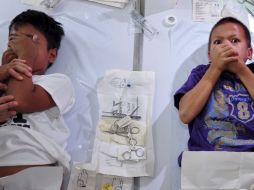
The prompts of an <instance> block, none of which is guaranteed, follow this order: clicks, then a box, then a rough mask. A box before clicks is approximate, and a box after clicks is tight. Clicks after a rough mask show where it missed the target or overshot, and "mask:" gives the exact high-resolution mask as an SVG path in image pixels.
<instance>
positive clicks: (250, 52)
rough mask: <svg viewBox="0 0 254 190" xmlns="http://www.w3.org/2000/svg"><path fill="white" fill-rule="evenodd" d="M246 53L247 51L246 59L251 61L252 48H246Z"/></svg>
mask: <svg viewBox="0 0 254 190" xmlns="http://www.w3.org/2000/svg"><path fill="white" fill-rule="evenodd" d="M247 51H248V53H247V54H248V55H247V57H248V59H250V60H251V59H252V53H253V49H252V48H248V50H247Z"/></svg>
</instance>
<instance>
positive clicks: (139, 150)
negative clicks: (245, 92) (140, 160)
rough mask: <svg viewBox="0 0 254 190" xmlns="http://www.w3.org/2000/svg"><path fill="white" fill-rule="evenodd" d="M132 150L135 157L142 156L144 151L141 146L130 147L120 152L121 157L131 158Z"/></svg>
mask: <svg viewBox="0 0 254 190" xmlns="http://www.w3.org/2000/svg"><path fill="white" fill-rule="evenodd" d="M132 152H134V153H135V154H136V156H137V157H143V156H144V154H145V151H144V150H143V148H137V147H135V146H133V147H130V149H129V150H128V151H126V152H124V153H123V154H122V157H123V159H124V160H130V159H131V153H132Z"/></svg>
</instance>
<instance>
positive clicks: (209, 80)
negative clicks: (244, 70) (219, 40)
mask: <svg viewBox="0 0 254 190" xmlns="http://www.w3.org/2000/svg"><path fill="white" fill-rule="evenodd" d="M209 56H210V59H211V65H210V67H209V68H208V70H207V71H206V73H205V74H204V76H203V77H202V79H201V80H200V81H199V82H198V83H197V85H196V86H195V87H194V88H192V89H191V90H190V91H189V92H187V93H186V94H185V95H184V96H183V97H182V98H181V100H180V102H179V115H180V119H181V121H182V122H183V123H186V124H187V123H190V122H191V121H192V120H193V119H194V118H195V117H196V116H197V115H198V114H199V113H200V112H201V110H202V109H203V108H204V106H205V104H206V103H207V100H208V98H209V96H210V94H211V92H212V90H213V88H214V86H215V84H216V82H217V80H218V79H219V77H220V75H221V73H222V72H223V71H224V70H226V68H227V64H228V63H230V62H233V61H236V60H237V57H236V55H235V52H234V51H233V49H232V48H231V47H229V46H227V45H219V46H218V47H216V48H214V49H213V51H212V54H210V55H209Z"/></svg>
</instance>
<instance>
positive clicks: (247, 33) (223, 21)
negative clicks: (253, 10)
mask: <svg viewBox="0 0 254 190" xmlns="http://www.w3.org/2000/svg"><path fill="white" fill-rule="evenodd" d="M226 23H234V24H237V25H239V26H241V27H242V29H243V30H244V34H245V37H246V40H247V46H248V47H249V48H251V35H250V31H249V29H248V28H247V27H246V26H245V25H244V24H243V23H242V22H241V21H239V20H237V19H236V18H234V17H224V18H222V19H220V20H219V21H218V22H217V23H216V24H215V25H214V26H213V28H212V30H211V32H210V35H209V41H208V51H210V45H211V40H212V39H211V38H212V33H213V31H214V29H215V28H217V27H218V26H220V25H222V24H226Z"/></svg>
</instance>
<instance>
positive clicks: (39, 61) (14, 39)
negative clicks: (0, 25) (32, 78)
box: [6, 24, 57, 74]
mask: <svg viewBox="0 0 254 190" xmlns="http://www.w3.org/2000/svg"><path fill="white" fill-rule="evenodd" d="M33 36H34V38H33ZM47 46H48V43H47V40H46V38H45V36H44V35H43V34H42V33H41V32H39V31H38V30H37V29H35V28H34V27H33V26H32V25H30V24H26V25H21V26H19V27H13V28H11V31H10V34H9V41H8V49H7V50H6V51H8V50H10V49H11V50H12V51H13V52H14V53H15V54H17V57H18V58H20V57H19V55H25V56H23V57H22V56H21V57H22V58H24V59H26V57H27V58H28V59H30V58H31V60H32V61H31V62H32V65H30V66H31V67H32V69H33V74H44V73H45V71H46V69H47V67H48V64H49V63H53V62H54V60H55V58H56V54H57V50H56V49H50V50H48V48H47Z"/></svg>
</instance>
